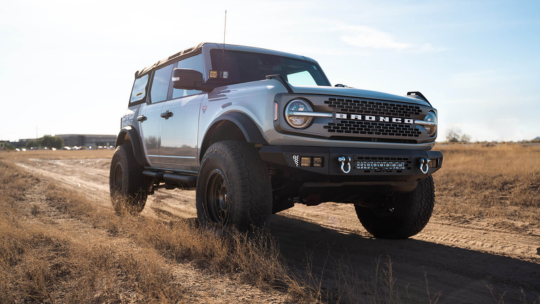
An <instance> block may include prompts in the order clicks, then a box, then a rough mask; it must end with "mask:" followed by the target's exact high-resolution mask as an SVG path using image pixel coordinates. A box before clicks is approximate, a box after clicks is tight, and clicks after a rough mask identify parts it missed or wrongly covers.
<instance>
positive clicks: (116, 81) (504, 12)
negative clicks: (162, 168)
mask: <svg viewBox="0 0 540 304" xmlns="http://www.w3.org/2000/svg"><path fill="white" fill-rule="evenodd" d="M225 9H227V11H228V14H227V17H228V18H227V43H232V44H241V45H249V46H257V47H263V48H270V49H275V50H280V51H285V52H291V53H297V54H300V55H305V56H309V57H312V58H314V59H316V60H317V61H318V62H319V63H320V64H321V66H322V68H323V69H324V70H325V72H326V74H327V76H328V78H329V79H330V81H331V82H332V84H336V83H344V84H347V85H349V86H353V87H357V88H362V89H368V90H376V91H383V92H388V93H393V94H398V95H404V94H405V93H406V92H407V91H416V90H418V91H421V92H422V93H423V94H424V95H425V96H426V97H427V98H428V99H429V100H430V101H431V103H432V104H433V105H434V106H435V107H436V108H437V109H438V110H439V122H440V129H441V132H440V133H439V134H440V135H439V140H444V139H445V135H444V134H445V132H446V130H447V129H449V128H459V129H461V130H462V131H464V132H465V133H468V134H470V135H471V137H472V139H473V140H478V141H482V140H490V141H491V140H522V139H532V138H534V137H536V136H540V119H539V116H540V98H539V96H540V85H539V84H540V2H538V1H470V0H468V1H384V0H383V1H359V0H356V1H336V0H333V1H292V0H289V1H268V2H263V1H223V0H222V1H200V2H198V1H181V0H175V1H156V0H154V1H114V0H108V1H96V0H93V1H55V0H48V1H32V0H26V1H9V0H0V88H1V91H2V95H1V103H0V105H1V108H0V139H9V140H17V139H19V138H28V137H35V134H36V127H38V132H39V136H42V135H43V134H61V133H94V134H117V133H118V131H119V125H120V116H121V115H122V113H123V112H124V111H125V108H126V106H127V102H128V97H129V93H130V90H131V86H132V83H133V75H134V73H135V71H136V70H138V69H141V68H143V67H145V66H147V65H150V64H153V63H154V62H156V61H157V60H159V59H162V58H164V57H167V56H169V55H171V54H173V53H176V52H178V51H180V50H183V49H185V48H188V47H191V46H193V45H196V44H198V43H200V42H205V41H211V42H222V41H223V18H224V16H223V15H224V10H225Z"/></svg>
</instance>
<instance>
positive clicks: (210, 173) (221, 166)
mask: <svg viewBox="0 0 540 304" xmlns="http://www.w3.org/2000/svg"><path fill="white" fill-rule="evenodd" d="M196 201H197V203H196V205H197V217H198V218H199V222H200V223H201V225H202V226H203V227H207V228H215V229H217V230H219V231H222V230H224V229H227V228H231V227H234V228H236V229H238V230H240V231H248V230H250V228H260V227H263V226H264V225H265V224H266V221H267V220H268V218H269V216H270V215H271V213H272V189H271V183H270V175H269V174H268V170H267V168H266V165H265V164H264V163H263V162H262V161H261V158H260V156H259V153H258V151H257V150H256V149H255V148H254V147H253V146H252V145H251V144H249V143H245V142H238V141H221V142H217V143H215V144H213V145H212V146H210V148H208V150H207V151H206V153H205V154H204V157H203V160H202V162H201V169H200V171H199V176H198V180H197V198H196Z"/></svg>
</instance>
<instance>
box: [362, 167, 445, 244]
mask: <svg viewBox="0 0 540 304" xmlns="http://www.w3.org/2000/svg"><path fill="white" fill-rule="evenodd" d="M392 199H393V203H392V206H391V207H384V209H383V208H378V209H375V208H365V207H361V206H359V205H355V206H354V207H355V209H356V214H357V215H358V219H359V220H360V222H361V223H362V225H363V226H364V228H366V230H367V231H368V232H369V233H371V234H372V235H373V236H374V237H377V238H384V239H406V238H409V237H411V236H413V235H415V234H417V233H419V232H420V231H422V229H424V227H425V226H426V225H427V223H428V222H429V219H430V218H431V214H432V213H433V207H434V205H435V186H434V184H433V177H432V176H428V177H427V178H426V179H423V180H421V181H419V182H418V186H417V187H416V189H415V190H414V191H413V192H411V193H406V194H399V195H394V197H392Z"/></svg>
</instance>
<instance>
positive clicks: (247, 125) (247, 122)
mask: <svg viewBox="0 0 540 304" xmlns="http://www.w3.org/2000/svg"><path fill="white" fill-rule="evenodd" d="M223 121H229V122H232V123H233V124H235V125H236V126H237V127H238V129H240V131H241V132H242V134H243V135H244V137H245V138H246V141H247V142H249V143H252V144H261V145H268V142H266V140H265V139H264V137H263V136H262V133H261V131H260V130H259V127H258V126H257V124H255V122H253V120H252V119H251V118H249V116H247V115H246V114H244V113H242V112H228V113H225V114H223V115H221V116H219V117H217V118H216V119H214V121H212V123H211V124H210V125H209V126H208V128H207V129H206V132H205V133H204V137H203V140H202V142H201V148H202V145H203V143H204V142H205V141H206V140H207V137H208V136H209V135H210V136H211V135H212V133H211V134H209V132H208V131H209V130H212V129H213V128H214V126H215V125H217V124H219V123H220V122H223ZM201 152H202V149H201V150H200V151H199V153H201ZM199 159H202V155H199Z"/></svg>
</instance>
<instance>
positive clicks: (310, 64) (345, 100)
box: [110, 43, 443, 238]
mask: <svg viewBox="0 0 540 304" xmlns="http://www.w3.org/2000/svg"><path fill="white" fill-rule="evenodd" d="M436 137H437V110H436V109H434V108H433V107H432V106H431V104H430V103H429V101H428V100H427V99H426V98H425V97H424V96H423V95H422V94H421V93H419V92H409V93H407V96H397V95H391V94H386V93H381V92H374V91H367V90H361V89H354V88H350V87H347V86H345V85H341V84H338V85H335V86H334V87H332V86H331V84H330V82H329V80H328V78H326V76H325V74H324V72H323V70H322V69H321V67H320V66H319V64H318V63H317V62H316V61H315V60H313V59H311V58H308V57H305V56H299V55H293V54H288V53H282V52H278V51H272V50H266V49H260V48H253V47H246V46H237V45H224V44H216V43H202V44H199V45H198V46H196V47H193V48H190V49H187V50H184V51H181V52H179V53H176V54H174V55H172V56H170V57H168V58H165V59H163V60H161V61H158V62H157V63H155V64H154V65H152V66H149V67H146V68H144V69H142V70H140V71H137V72H136V73H135V82H134V84H133V89H132V92H131V97H130V100H129V105H128V110H127V112H126V113H125V115H124V116H123V117H122V119H121V131H120V133H119V134H118V138H117V141H116V150H115V153H114V156H113V158H112V163H111V171H110V189H111V198H112V202H113V206H114V208H115V210H116V211H117V212H120V211H121V210H122V209H125V208H127V210H129V211H130V212H132V213H138V212H141V211H142V210H143V208H144V205H145V202H146V199H147V196H148V195H149V194H153V193H154V191H155V190H157V189H162V188H165V189H174V188H182V189H193V188H195V189H196V208H197V215H198V219H199V222H200V223H201V224H202V225H203V226H204V227H214V228H218V229H226V228H229V227H234V228H237V229H239V230H241V231H246V230H248V229H252V228H254V227H255V228H256V227H262V226H263V225H265V223H266V222H267V220H268V219H269V217H270V215H271V214H272V213H276V212H279V211H282V210H285V209H288V208H291V207H293V206H294V204H306V205H308V206H313V205H317V204H320V203H322V202H339V203H349V204H353V205H354V207H355V210H356V213H357V215H358V218H359V219H360V222H361V223H362V225H363V226H364V227H365V228H366V229H367V231H368V232H370V233H371V234H372V235H374V236H375V237H381V238H407V237H410V236H412V235H415V234H417V233H418V232H420V231H421V230H422V229H423V228H424V227H425V225H426V224H427V223H428V221H429V218H430V217H431V213H432V211H433V205H434V198H435V193H434V185H433V178H432V177H431V174H433V173H434V172H435V171H437V170H439V169H440V168H441V165H442V160H443V157H442V154H441V153H440V152H436V151H430V150H431V148H432V147H433V145H434V144H435V139H436Z"/></svg>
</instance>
